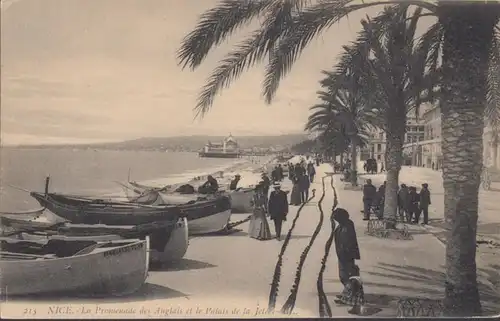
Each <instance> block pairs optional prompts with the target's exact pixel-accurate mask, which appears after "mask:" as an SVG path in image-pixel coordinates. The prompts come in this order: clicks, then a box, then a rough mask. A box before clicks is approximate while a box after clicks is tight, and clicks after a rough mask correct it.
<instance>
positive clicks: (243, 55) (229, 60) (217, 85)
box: [195, 0, 306, 117]
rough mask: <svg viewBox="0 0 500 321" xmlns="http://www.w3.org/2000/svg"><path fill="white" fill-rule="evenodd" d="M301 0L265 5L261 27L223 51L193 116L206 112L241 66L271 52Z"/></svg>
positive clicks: (200, 96)
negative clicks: (264, 16) (265, 9)
mask: <svg viewBox="0 0 500 321" xmlns="http://www.w3.org/2000/svg"><path fill="white" fill-rule="evenodd" d="M305 2H306V0H286V1H274V3H273V5H272V6H269V7H268V8H267V9H268V12H267V16H266V19H265V21H264V23H263V25H262V27H261V28H260V29H258V30H256V31H254V32H253V33H252V34H251V35H250V36H249V37H247V38H246V39H245V40H244V41H243V42H242V43H240V44H238V45H237V46H236V49H235V50H233V51H232V52H230V53H229V54H227V55H226V57H225V58H224V59H223V60H222V61H221V62H220V64H219V66H218V67H217V68H216V69H215V70H214V71H213V72H212V74H211V75H210V77H209V78H208V81H207V83H206V85H205V86H204V87H203V89H202V92H201V93H200V95H199V97H198V103H197V105H196V107H195V110H196V111H197V114H196V116H197V117H198V116H204V115H205V114H206V112H207V111H208V110H209V109H210V107H212V105H213V101H214V99H215V96H217V94H218V93H219V92H220V91H221V89H223V88H225V87H228V86H229V85H230V84H231V83H232V82H233V81H234V80H235V79H236V78H238V77H239V76H240V75H241V73H242V72H243V71H244V70H246V69H247V68H249V67H251V66H253V65H254V64H256V63H258V62H261V61H262V60H263V59H264V58H265V57H266V56H271V55H272V52H273V50H274V47H275V45H276V42H277V41H278V39H279V37H280V35H281V34H282V33H283V31H284V30H285V29H286V28H287V27H288V26H289V25H290V23H291V20H292V13H293V10H295V9H296V8H297V7H298V6H300V5H303V4H304V3H305Z"/></svg>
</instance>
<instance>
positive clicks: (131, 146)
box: [16, 134, 307, 151]
mask: <svg viewBox="0 0 500 321" xmlns="http://www.w3.org/2000/svg"><path fill="white" fill-rule="evenodd" d="M224 138H225V136H201V135H199V136H178V137H144V138H139V139H134V140H128V141H124V142H116V143H99V144H79V145H75V144H67V145H36V146H35V145H23V146H16V148H80V149H81V148H95V149H110V150H171V151H198V150H200V149H201V148H203V146H205V144H206V143H207V142H209V141H210V142H213V143H216V142H221V141H222V140H224ZM235 138H236V140H237V141H238V144H239V145H240V148H271V147H274V148H278V149H288V148H290V147H291V146H293V145H295V144H297V143H299V142H302V141H304V140H305V139H307V135H306V134H286V135H277V136H241V137H235Z"/></svg>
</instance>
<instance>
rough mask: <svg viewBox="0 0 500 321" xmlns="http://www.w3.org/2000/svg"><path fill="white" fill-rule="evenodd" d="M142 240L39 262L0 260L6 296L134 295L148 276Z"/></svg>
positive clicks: (145, 248) (146, 256)
mask: <svg viewBox="0 0 500 321" xmlns="http://www.w3.org/2000/svg"><path fill="white" fill-rule="evenodd" d="M147 259H148V251H147V242H146V241H136V242H127V244H125V245H122V246H115V247H109V248H106V249H102V248H98V249H96V250H94V251H92V252H90V253H88V254H83V255H75V256H71V257H64V258H54V259H43V260H38V259H36V260H5V259H3V258H2V259H1V260H0V270H1V271H2V275H1V279H0V280H1V282H0V284H1V287H2V293H3V294H4V295H6V296H20V295H33V294H74V295H77V296H96V295H113V296H121V295H126V294H130V293H133V292H136V291H137V290H138V289H139V288H140V287H141V286H142V285H143V284H144V282H145V281H146V278H147V273H148V264H147Z"/></svg>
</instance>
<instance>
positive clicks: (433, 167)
mask: <svg viewBox="0 0 500 321" xmlns="http://www.w3.org/2000/svg"><path fill="white" fill-rule="evenodd" d="M435 168H436V164H434V162H432V170H434V169H435Z"/></svg>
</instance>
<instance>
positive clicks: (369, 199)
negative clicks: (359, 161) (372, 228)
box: [363, 179, 377, 221]
mask: <svg viewBox="0 0 500 321" xmlns="http://www.w3.org/2000/svg"><path fill="white" fill-rule="evenodd" d="M376 198H377V188H376V187H375V186H374V185H373V184H372V180H371V179H367V180H366V184H365V185H363V214H364V217H363V220H364V221H368V220H369V219H370V210H371V206H372V204H373V202H374V201H375V199H376Z"/></svg>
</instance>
